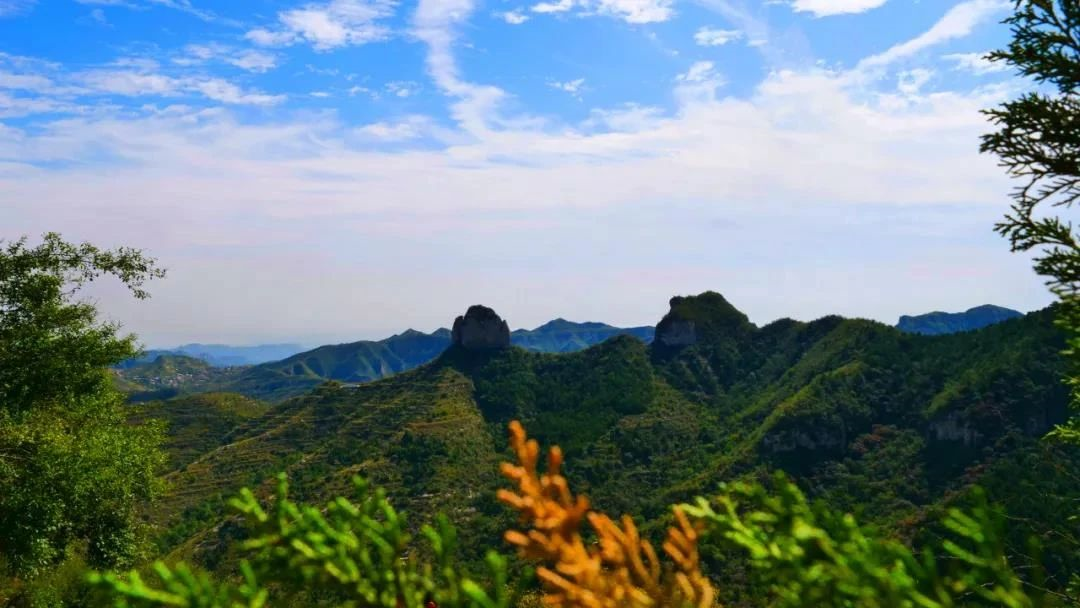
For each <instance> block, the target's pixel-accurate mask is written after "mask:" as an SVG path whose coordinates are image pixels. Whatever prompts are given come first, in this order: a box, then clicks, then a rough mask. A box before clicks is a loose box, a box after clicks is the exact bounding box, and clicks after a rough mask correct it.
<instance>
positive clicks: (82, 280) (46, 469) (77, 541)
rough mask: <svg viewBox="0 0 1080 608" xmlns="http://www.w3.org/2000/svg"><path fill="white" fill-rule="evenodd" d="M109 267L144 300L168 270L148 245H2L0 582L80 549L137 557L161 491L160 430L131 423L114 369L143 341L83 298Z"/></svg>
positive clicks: (103, 557)
mask: <svg viewBox="0 0 1080 608" xmlns="http://www.w3.org/2000/svg"><path fill="white" fill-rule="evenodd" d="M102 275H112V276H114V277H115V278H117V279H119V280H120V281H121V282H122V283H124V284H125V285H126V286H127V287H129V288H130V289H131V291H132V293H133V294H134V295H135V297H137V298H145V297H146V296H147V294H146V292H145V291H144V290H143V288H142V286H143V284H144V282H145V281H146V280H148V279H151V278H155V277H159V276H161V275H162V271H160V270H159V269H158V268H157V267H156V265H155V263H154V261H153V260H151V259H149V258H146V257H144V256H143V255H142V254H141V253H140V252H138V251H135V250H132V249H126V248H121V249H117V250H112V251H103V250H100V249H98V248H96V247H94V246H92V245H89V244H83V245H73V244H69V243H66V242H64V241H63V240H61V238H60V237H59V236H58V235H56V234H47V235H45V237H44V240H43V242H42V243H41V244H40V245H38V246H35V247H30V246H29V245H28V244H27V240H26V239H21V240H18V241H14V242H9V243H7V244H6V245H4V246H3V248H2V249H0V488H2V489H3V490H2V491H0V588H2V587H4V586H5V583H10V584H14V583H13V582H12V581H17V580H23V581H25V580H27V579H30V580H31V581H32V579H34V578H35V577H37V576H41V575H42V574H43V572H45V571H46V570H47V569H48V568H50V567H51V566H54V565H56V564H58V563H60V562H62V561H66V560H70V559H72V557H71V552H72V551H79V552H81V553H82V554H83V555H82V556H81V557H80V558H79V559H81V558H82V557H84V558H85V559H86V560H87V561H88V562H89V563H90V564H92V565H97V566H111V565H117V564H124V563H129V562H130V561H131V560H132V559H133V558H135V557H136V554H137V552H138V549H139V542H138V541H139V537H140V529H141V524H140V522H139V517H138V509H139V507H140V506H141V505H142V504H143V503H145V502H146V501H148V500H149V499H151V498H152V497H153V496H155V495H156V494H157V493H158V491H159V489H160V483H159V482H158V480H157V472H158V469H159V467H160V465H161V464H162V460H163V454H161V453H160V452H159V451H158V450H157V448H156V446H157V443H158V442H159V440H160V428H159V427H158V426H156V425H147V426H141V427H140V426H131V425H129V424H128V423H127V420H126V415H125V412H124V410H123V399H122V397H121V396H120V395H119V394H118V393H117V392H116V391H115V390H114V388H113V383H112V379H111V378H110V375H109V373H108V371H107V370H106V368H107V367H108V366H110V365H113V364H115V363H117V362H119V361H121V360H123V359H125V358H128V357H130V356H131V355H132V354H133V353H134V352H135V349H134V345H133V338H132V337H130V336H120V335H119V334H118V327H117V326H116V325H114V324H110V323H103V322H100V321H99V320H98V319H97V311H96V309H95V308H94V306H93V305H92V304H89V303H86V302H82V301H78V300H76V299H75V298H76V295H77V294H78V292H79V290H80V289H81V288H82V287H83V286H84V285H85V284H86V283H88V282H90V281H92V280H94V279H96V278H99V277H100V276H102ZM12 577H17V578H12ZM20 584H21V583H20ZM31 588H32V585H31V586H29V587H27V590H29V589H31ZM16 593H18V592H16ZM30 601H31V602H33V599H32V598H31V599H30Z"/></svg>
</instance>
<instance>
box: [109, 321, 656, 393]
mask: <svg viewBox="0 0 1080 608" xmlns="http://www.w3.org/2000/svg"><path fill="white" fill-rule="evenodd" d="M652 334H653V328H652V327H631V328H620V327H613V326H611V325H607V324H604V323H575V322H572V321H567V320H565V319H555V320H554V321H549V322H548V323H545V324H543V325H541V326H540V327H537V328H536V329H531V330H526V329H519V330H516V331H513V332H511V333H510V340H511V342H512V343H514V344H515V345H519V346H521V347H523V348H527V349H529V350H533V351H537V352H548V353H561V352H573V351H576V350H581V349H583V348H587V347H589V346H592V345H595V344H599V343H600V342H603V341H604V340H607V339H609V338H611V337H613V336H617V335H629V336H633V337H636V338H638V339H640V340H642V341H644V342H649V341H651V340H652ZM450 340H451V332H450V330H449V329H445V328H442V329H438V330H436V331H434V332H432V333H423V332H420V331H416V330H414V329H409V330H406V331H404V332H402V333H400V334H397V335H394V336H391V337H389V338H386V339H383V340H377V341H367V340H365V341H360V342H350V343H347V344H334V345H326V346H320V347H318V348H316V349H313V350H310V351H306V352H302V353H298V354H294V355H291V356H288V357H285V358H283V359H281V360H275V361H271V362H265V363H261V364H259V365H254V366H245V367H239V368H226V369H208V368H213V367H218V366H214V365H213V363H211V362H209V361H206V362H203V361H205V360H201V359H200V358H199V357H195V356H192V355H190V354H185V353H182V352H172V351H169V352H155V353H152V354H151V355H150V356H144V357H142V358H140V359H139V360H133V361H129V362H126V363H125V364H123V365H122V366H121V367H120V369H119V371H118V375H119V376H120V377H121V378H122V379H123V380H124V381H125V382H126V384H124V385H123V386H122V388H125V389H126V390H127V392H129V393H133V394H137V395H139V396H138V397H136V400H139V401H143V400H146V399H147V398H158V397H162V396H170V395H168V394H167V393H170V392H171V394H173V395H175V394H180V393H193V392H206V391H227V392H235V393H240V394H244V395H248V396H250V397H255V398H259V399H266V400H270V401H280V400H282V399H285V398H288V397H293V396H296V395H300V394H303V393H305V392H307V391H309V390H311V388H312V387H314V386H316V385H318V384H321V383H323V382H325V381H327V380H337V381H341V382H346V383H357V382H369V381H371V380H377V379H379V378H383V377H386V376H389V375H391V374H396V373H399V372H403V371H405V370H409V369H412V368H414V367H416V366H418V365H422V364H424V363H427V362H429V361H431V360H433V359H435V357H437V356H438V355H439V354H440V353H442V352H443V351H445V350H446V349H447V347H449V346H450Z"/></svg>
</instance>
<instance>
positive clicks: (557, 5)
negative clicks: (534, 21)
mask: <svg viewBox="0 0 1080 608" xmlns="http://www.w3.org/2000/svg"><path fill="white" fill-rule="evenodd" d="M672 5H673V0H554V1H545V2H539V3H537V4H534V5H532V7H530V10H531V11H533V12H534V13H565V12H567V11H571V10H573V9H575V8H578V9H580V11H581V14H583V15H592V14H596V15H607V16H610V17H615V18H617V19H622V20H623V21H626V22H627V23H659V22H662V21H667V20H668V19H671V18H672V17H673V16H674V15H675V11H674V10H673V9H672Z"/></svg>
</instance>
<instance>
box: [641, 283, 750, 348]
mask: <svg viewBox="0 0 1080 608" xmlns="http://www.w3.org/2000/svg"><path fill="white" fill-rule="evenodd" d="M670 304H671V310H670V311H669V312H668V313H667V314H666V315H664V318H663V319H662V320H661V321H660V323H659V324H658V325H657V326H656V342H657V343H658V344H660V345H661V346H668V347H683V346H692V345H694V344H697V343H698V342H699V341H700V340H702V339H703V337H708V336H714V337H715V335H716V334H726V335H734V334H736V333H740V332H743V331H746V330H747V329H748V328H750V327H752V326H751V325H750V322H749V320H748V319H747V318H746V315H744V314H743V313H741V312H739V311H738V310H737V309H736V308H735V307H734V306H732V305H731V304H730V303H728V301H727V300H725V299H724V297H723V296H721V295H720V294H718V293H716V292H712V291H707V292H705V293H703V294H700V295H696V296H687V297H679V296H676V297H674V298H671V302H670Z"/></svg>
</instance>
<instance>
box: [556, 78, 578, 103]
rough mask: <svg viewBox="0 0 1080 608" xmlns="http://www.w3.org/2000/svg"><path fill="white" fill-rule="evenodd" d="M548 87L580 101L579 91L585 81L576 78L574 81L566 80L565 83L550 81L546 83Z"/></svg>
mask: <svg viewBox="0 0 1080 608" xmlns="http://www.w3.org/2000/svg"><path fill="white" fill-rule="evenodd" d="M548 86H549V87H551V88H553V89H558V90H560V91H564V92H566V93H569V94H570V95H572V96H573V97H575V98H576V99H581V91H582V89H583V88H584V87H585V79H584V78H576V79H574V80H567V81H565V82H560V81H557V80H551V81H548Z"/></svg>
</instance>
